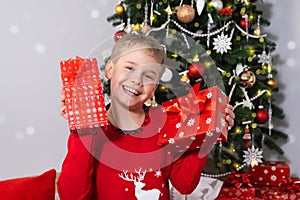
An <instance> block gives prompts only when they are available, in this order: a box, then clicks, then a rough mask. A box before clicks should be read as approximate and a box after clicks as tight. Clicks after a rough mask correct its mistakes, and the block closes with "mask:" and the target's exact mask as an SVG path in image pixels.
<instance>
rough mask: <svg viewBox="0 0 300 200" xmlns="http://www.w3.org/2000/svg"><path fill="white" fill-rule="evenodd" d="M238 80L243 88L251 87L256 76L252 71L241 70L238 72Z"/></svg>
mask: <svg viewBox="0 0 300 200" xmlns="http://www.w3.org/2000/svg"><path fill="white" fill-rule="evenodd" d="M240 81H241V84H242V86H243V87H244V88H251V87H252V86H253V85H254V84H255V82H256V76H255V74H254V73H253V72H252V71H248V70H247V71H243V72H241V74H240Z"/></svg>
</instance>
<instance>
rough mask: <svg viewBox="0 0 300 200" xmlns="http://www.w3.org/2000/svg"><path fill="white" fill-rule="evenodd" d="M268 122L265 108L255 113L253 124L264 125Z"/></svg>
mask: <svg viewBox="0 0 300 200" xmlns="http://www.w3.org/2000/svg"><path fill="white" fill-rule="evenodd" d="M268 120H269V113H268V110H267V109H265V108H260V109H258V110H257V111H256V117H255V122H256V123H258V124H264V123H266V122H267V121H268Z"/></svg>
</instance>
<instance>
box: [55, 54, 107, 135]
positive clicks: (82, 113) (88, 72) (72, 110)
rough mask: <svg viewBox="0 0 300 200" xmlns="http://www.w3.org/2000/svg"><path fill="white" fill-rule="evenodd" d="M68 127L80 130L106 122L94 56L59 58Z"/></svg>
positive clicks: (96, 126)
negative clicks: (60, 59)
mask: <svg viewBox="0 0 300 200" xmlns="http://www.w3.org/2000/svg"><path fill="white" fill-rule="evenodd" d="M60 69H61V79H62V83H63V90H64V94H65V97H66V99H65V105H66V112H67V113H68V124H69V128H70V130H77V131H80V130H81V131H83V130H87V129H90V130H91V129H93V128H98V127H100V126H104V125H106V124H107V116H106V110H105V103H104V96H103V92H102V85H101V81H100V76H99V69H98V64H97V60H96V59H95V58H80V57H76V58H74V59H69V60H63V61H61V62H60Z"/></svg>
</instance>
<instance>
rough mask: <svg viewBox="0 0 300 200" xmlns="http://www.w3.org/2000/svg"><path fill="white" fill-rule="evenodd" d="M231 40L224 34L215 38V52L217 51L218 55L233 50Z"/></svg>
mask: <svg viewBox="0 0 300 200" xmlns="http://www.w3.org/2000/svg"><path fill="white" fill-rule="evenodd" d="M230 40H231V38H229V37H228V35H224V33H223V32H222V34H221V35H218V36H217V38H214V42H213V45H214V48H213V50H216V51H217V53H221V54H223V53H227V50H231V47H230V45H231V44H232V43H231V41H230Z"/></svg>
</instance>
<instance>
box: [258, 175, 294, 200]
mask: <svg viewBox="0 0 300 200" xmlns="http://www.w3.org/2000/svg"><path fill="white" fill-rule="evenodd" d="M256 195H257V196H258V197H260V198H263V199H287V200H295V199H300V180H299V178H287V179H285V180H283V181H282V182H281V184H280V185H279V187H278V186H269V187H268V186H260V187H256Z"/></svg>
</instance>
